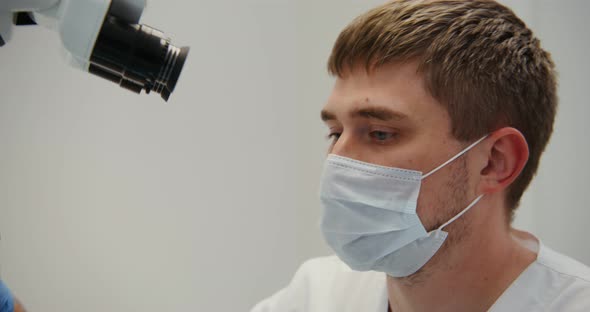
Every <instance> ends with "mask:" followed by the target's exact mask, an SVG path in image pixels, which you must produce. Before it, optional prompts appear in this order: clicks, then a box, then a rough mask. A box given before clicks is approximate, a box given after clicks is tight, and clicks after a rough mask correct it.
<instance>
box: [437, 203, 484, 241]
mask: <svg viewBox="0 0 590 312" xmlns="http://www.w3.org/2000/svg"><path fill="white" fill-rule="evenodd" d="M484 195H485V194H481V195H479V196H477V198H476V199H475V200H473V201H472V202H471V204H469V206H467V208H465V209H463V211H461V212H459V213H458V214H457V215H456V216H454V217H452V218H451V220H449V221H447V222H445V224H443V225H441V226H440V227H438V229H436V233H435V234H434V235H435V236H438V234H439V233H440V232H441V231H442V229H443V228H444V227H446V226H447V225H449V224H451V223H453V222H454V221H455V220H457V219H459V218H460V217H461V216H462V215H463V214H464V213H466V212H467V211H469V209H471V208H472V207H473V206H475V204H477V203H478V202H479V201H480V200H481V199H482V198H483V197H484Z"/></svg>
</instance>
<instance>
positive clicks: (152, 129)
mask: <svg viewBox="0 0 590 312" xmlns="http://www.w3.org/2000/svg"><path fill="white" fill-rule="evenodd" d="M149 5H150V7H149V9H148V11H146V14H145V15H144V16H143V19H144V21H145V22H146V23H147V24H149V25H152V26H154V27H156V28H159V29H162V30H163V31H165V32H166V33H167V34H170V35H172V36H173V40H174V42H175V43H176V44H181V45H185V44H186V45H190V46H191V47H192V50H191V54H190V56H189V59H188V63H187V64H186V66H185V68H184V71H183V73H182V76H181V78H180V81H179V84H178V85H177V91H176V92H175V93H173V94H172V97H171V101H170V103H168V104H165V103H164V102H163V101H162V100H161V99H160V97H159V96H157V95H149V96H146V95H142V96H137V95H135V94H132V93H130V92H128V91H125V90H123V89H121V88H119V87H117V86H116V85H113V84H111V83H110V82H108V81H105V80H102V79H100V78H96V77H93V76H91V75H89V74H86V73H82V72H78V71H76V70H74V69H71V68H69V67H67V66H66V65H64V64H63V62H62V60H61V58H60V53H59V49H58V40H57V37H56V36H55V35H54V34H53V33H51V32H49V31H43V30H42V29H18V30H16V32H15V33H14V41H12V42H10V43H9V45H7V46H6V47H4V48H2V49H0V82H1V85H0V96H1V98H0V146H2V148H1V152H0V172H1V174H0V216H1V217H0V231H1V233H2V253H1V257H2V258H1V259H0V262H1V263H2V276H3V279H5V281H6V282H7V283H8V284H9V285H10V287H11V288H12V289H13V290H14V292H15V293H16V294H17V295H18V296H19V297H20V298H21V299H22V301H23V302H24V303H25V304H26V306H27V307H28V308H29V310H30V311H32V312H35V311H43V312H52V311H53V312H68V311H71V312H79V311H84V312H91V311H145V312H149V311H245V310H247V309H248V308H249V307H250V306H251V305H253V304H254V302H255V301H256V300H258V299H260V298H262V297H264V296H266V295H267V294H268V293H269V292H270V291H271V289H275V288H276V287H277V285H280V284H282V283H284V282H285V280H287V279H288V278H289V277H290V275H291V274H292V272H293V271H294V270H295V268H296V267H297V265H298V264H299V263H300V262H301V261H302V260H303V259H304V258H305V257H307V256H308V254H306V253H305V252H303V251H300V250H298V249H297V248H298V245H297V243H296V240H297V233H298V228H299V227H298V225H297V220H298V219H297V217H296V216H297V210H298V209H300V206H299V205H298V199H297V198H296V194H297V193H296V192H294V190H296V189H297V185H298V181H297V172H298V170H299V167H300V166H299V165H298V160H297V158H296V157H297V150H296V149H297V146H296V145H295V144H293V142H295V141H296V139H295V138H296V136H297V129H298V128H300V127H302V125H300V124H298V121H297V119H296V118H293V116H295V115H296V111H297V104H298V103H297V101H296V96H297V94H296V91H297V90H296V88H295V86H296V84H297V80H296V62H295V59H296V52H297V43H296V41H295V40H294V39H295V37H296V25H297V21H296V12H297V11H296V8H295V4H294V3H291V2H289V1H276V0H273V1H248V2H244V1H233V2H232V3H221V2H217V1H207V2H205V1H200V2H199V1H194V2H186V1H170V0H167V1H150V2H149Z"/></svg>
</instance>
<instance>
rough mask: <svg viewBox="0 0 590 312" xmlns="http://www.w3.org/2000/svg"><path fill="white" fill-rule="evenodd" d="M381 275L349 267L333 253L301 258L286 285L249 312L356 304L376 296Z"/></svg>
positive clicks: (382, 280)
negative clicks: (312, 257)
mask: <svg viewBox="0 0 590 312" xmlns="http://www.w3.org/2000/svg"><path fill="white" fill-rule="evenodd" d="M384 287H385V276H384V275H383V274H380V273H377V272H357V271H353V270H351V269H350V268H349V267H348V266H346V264H344V263H343V262H342V261H340V259H338V258H337V257H336V256H330V257H321V258H314V259H310V260H307V261H305V262H304V263H303V264H302V265H301V266H300V267H299V269H298V270H297V272H296V273H295V275H294V276H293V279H292V280H291V282H290V283H289V285H288V286H287V287H285V288H284V289H282V290H280V291H278V292H277V293H275V294H274V295H273V296H271V297H270V298H268V299H265V300H264V301H262V302H260V303H259V304H258V305H256V306H255V307H254V309H253V310H252V312H271V311H307V312H309V311H322V312H323V311H338V310H339V309H340V308H339V307H341V306H342V305H350V304H358V300H355V299H354V298H353V295H354V296H357V295H358V296H362V297H361V298H362V300H367V298H371V297H373V296H377V295H379V294H380V293H379V289H380V288H383V289H384Z"/></svg>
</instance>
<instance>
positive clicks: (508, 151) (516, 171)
mask: <svg viewBox="0 0 590 312" xmlns="http://www.w3.org/2000/svg"><path fill="white" fill-rule="evenodd" d="M488 140H489V142H490V143H488V145H487V146H488V152H487V164H486V166H485V167H484V168H483V169H482V170H481V173H480V174H481V183H480V189H481V191H482V193H484V194H492V193H496V192H499V191H501V190H503V189H505V188H506V187H508V186H509V185H510V184H511V183H512V182H514V180H515V179H516V178H517V177H518V176H519V175H520V173H521V172H522V170H523V168H524V166H525V165H526V163H527V160H528V158H529V149H528V144H527V142H526V139H525V138H524V136H523V135H522V133H521V132H520V131H518V130H517V129H515V128H511V127H506V128H502V129H499V130H497V131H495V132H494V133H492V134H491V135H490V137H489V138H488Z"/></svg>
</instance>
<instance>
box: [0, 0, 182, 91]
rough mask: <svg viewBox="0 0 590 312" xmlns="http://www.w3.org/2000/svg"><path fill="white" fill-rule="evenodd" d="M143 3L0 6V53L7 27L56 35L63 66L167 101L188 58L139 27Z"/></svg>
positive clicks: (8, 2) (29, 1)
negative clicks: (31, 27)
mask: <svg viewBox="0 0 590 312" xmlns="http://www.w3.org/2000/svg"><path fill="white" fill-rule="evenodd" d="M145 6H146V0H0V49H1V47H2V46H3V45H5V44H7V43H8V41H9V40H10V38H11V35H12V27H13V26H22V25H41V26H44V27H47V28H49V29H52V30H54V31H56V32H57V33H58V34H59V36H60V38H61V43H62V45H63V47H64V51H65V52H66V53H65V56H66V59H67V61H68V63H69V64H70V65H72V66H74V67H76V68H79V69H82V70H84V71H87V72H90V73H92V74H95V75H97V76H100V77H102V78H104V79H108V80H110V81H112V82H114V83H117V84H118V85H120V86H121V87H123V88H125V89H128V90H131V91H133V92H136V93H140V92H141V90H145V92H146V93H150V91H154V92H155V93H158V94H160V96H161V97H162V98H163V99H164V100H165V101H168V98H169V97H170V94H171V93H172V91H174V87H175V86H176V82H177V81H178V77H179V76H180V72H181V71H182V67H183V65H184V62H185V60H186V57H187V55H188V51H189V48H188V47H181V48H179V47H176V46H174V45H173V44H172V43H171V41H170V39H169V38H167V37H166V36H165V35H164V34H163V33H162V32H161V31H159V30H156V29H154V28H152V27H149V26H147V25H142V24H139V20H140V17H141V14H142V12H143V10H144V8H145Z"/></svg>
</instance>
